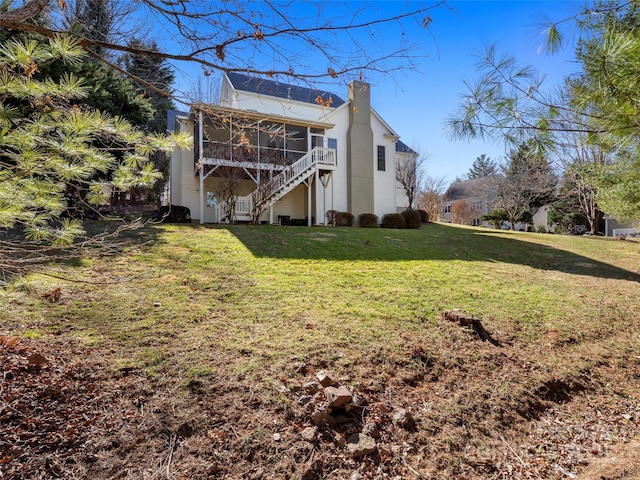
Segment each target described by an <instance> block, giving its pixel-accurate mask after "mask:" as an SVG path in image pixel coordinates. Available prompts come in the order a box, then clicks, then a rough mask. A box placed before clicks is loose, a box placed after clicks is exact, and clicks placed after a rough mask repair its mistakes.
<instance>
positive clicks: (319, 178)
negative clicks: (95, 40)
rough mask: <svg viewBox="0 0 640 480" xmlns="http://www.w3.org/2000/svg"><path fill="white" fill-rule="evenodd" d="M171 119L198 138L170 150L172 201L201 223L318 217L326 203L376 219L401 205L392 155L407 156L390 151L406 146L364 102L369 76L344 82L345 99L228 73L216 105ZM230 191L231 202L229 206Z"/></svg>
mask: <svg viewBox="0 0 640 480" xmlns="http://www.w3.org/2000/svg"><path fill="white" fill-rule="evenodd" d="M168 120H169V129H170V130H174V129H175V130H179V131H188V132H193V134H194V139H195V141H194V148H193V149H192V150H180V149H177V150H175V151H174V152H173V154H172V156H171V172H170V176H171V179H170V185H171V191H170V199H171V203H172V204H174V205H182V206H185V207H188V208H189V209H190V210H191V218H192V219H194V220H197V221H199V222H200V223H219V222H227V221H229V216H230V215H229V214H227V212H229V211H231V212H232V213H231V216H232V218H233V219H234V220H245V221H249V220H257V221H260V222H262V223H276V222H280V223H284V222H290V221H294V220H295V221H296V223H304V224H306V225H312V224H314V223H315V224H325V223H326V221H327V215H326V212H327V211H328V210H337V211H344V212H350V213H352V214H353V215H354V216H355V217H356V219H357V218H358V215H360V214H362V213H375V214H376V215H378V217H380V218H381V217H382V216H383V215H384V214H386V213H395V212H396V211H397V208H398V206H401V205H404V206H406V203H407V199H406V197H404V198H402V195H400V194H399V192H398V191H397V186H396V177H395V172H396V161H397V155H400V156H401V155H405V156H407V155H412V154H411V153H410V152H405V151H400V152H399V153H398V154H397V153H396V150H397V148H400V149H401V150H402V149H404V147H406V146H404V144H402V143H398V139H399V136H398V134H397V133H396V132H395V131H394V130H393V129H392V128H391V127H390V126H389V125H388V124H387V123H386V122H385V121H384V120H383V119H382V118H381V117H380V116H379V115H378V113H377V112H376V111H375V110H374V109H373V108H371V103H370V86H369V84H367V83H364V82H360V81H353V82H351V83H350V84H349V92H348V98H347V100H343V99H342V98H340V97H339V96H338V95H335V94H333V93H329V92H325V91H321V90H314V89H309V88H303V87H297V86H293V85H287V84H283V83H279V82H276V81H273V80H265V79H260V78H255V77H249V76H246V75H241V74H237V73H228V74H225V75H224V77H223V82H222V89H221V100H220V105H209V104H198V105H194V106H193V107H192V108H191V111H189V112H185V113H180V112H171V113H170V115H169V118H168ZM413 154H415V152H414V153H413ZM415 155H416V156H417V154H415ZM230 190H231V191H233V192H235V195H231V197H232V198H233V201H234V202H235V208H230V207H229V204H227V203H226V200H227V199H228V198H229V193H228V192H229V191H230Z"/></svg>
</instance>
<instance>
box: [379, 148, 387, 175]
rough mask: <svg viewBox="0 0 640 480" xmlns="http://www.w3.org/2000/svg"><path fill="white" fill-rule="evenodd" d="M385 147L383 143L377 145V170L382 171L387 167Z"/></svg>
mask: <svg viewBox="0 0 640 480" xmlns="http://www.w3.org/2000/svg"><path fill="white" fill-rule="evenodd" d="M385 157H386V149H385V146H384V145H378V171H379V172H384V171H385V170H386V169H387V168H386V167H387V165H386V158H385Z"/></svg>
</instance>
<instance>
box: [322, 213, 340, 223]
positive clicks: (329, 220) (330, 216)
mask: <svg viewBox="0 0 640 480" xmlns="http://www.w3.org/2000/svg"><path fill="white" fill-rule="evenodd" d="M336 213H338V211H337V210H327V213H326V214H325V215H326V216H327V223H328V224H329V225H334V226H335V224H336Z"/></svg>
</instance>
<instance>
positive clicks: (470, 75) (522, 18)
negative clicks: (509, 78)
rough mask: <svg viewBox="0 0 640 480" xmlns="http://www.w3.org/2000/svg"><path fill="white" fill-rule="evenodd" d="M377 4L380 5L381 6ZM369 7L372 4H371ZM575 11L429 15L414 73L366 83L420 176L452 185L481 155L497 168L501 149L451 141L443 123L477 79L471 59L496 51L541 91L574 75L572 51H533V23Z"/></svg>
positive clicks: (457, 10) (571, 7)
mask: <svg viewBox="0 0 640 480" xmlns="http://www.w3.org/2000/svg"><path fill="white" fill-rule="evenodd" d="M383 3H384V2H380V5H382V4H383ZM374 5H375V2H374ZM580 5H582V3H580V2H577V1H543V0H535V1H534V0H529V1H526V0H512V1H474V0H466V1H452V2H449V6H450V7H451V8H453V10H454V11H453V12H449V11H445V10H438V11H434V13H433V15H432V18H433V22H432V24H431V33H432V34H433V38H431V37H430V36H427V35H422V38H421V39H420V48H421V50H422V52H421V53H423V54H426V55H428V58H421V59H420V60H419V65H418V70H419V71H416V72H407V73H404V74H397V75H396V84H395V85H394V84H393V82H389V81H388V80H386V79H380V83H378V82H377V81H374V82H372V83H373V84H374V85H373V87H372V103H373V106H374V108H375V109H376V110H377V111H378V113H380V114H381V115H382V117H383V118H384V119H385V120H386V121H387V122H388V123H389V124H390V125H391V126H392V127H393V128H394V129H395V130H396V131H397V132H398V133H399V134H400V135H401V138H402V140H403V141H404V142H405V143H408V144H409V145H415V146H418V147H420V150H421V151H422V152H425V153H426V154H427V156H428V159H427V161H426V170H427V174H428V175H431V176H435V177H446V178H447V180H448V181H453V180H454V179H455V178H456V176H461V177H462V176H464V174H466V173H467V171H468V170H469V168H470V167H471V164H472V163H473V161H474V160H475V158H476V157H478V156H479V155H481V154H483V153H484V154H486V155H488V156H489V157H491V158H492V159H493V160H496V161H498V162H500V161H502V160H503V159H504V156H505V153H506V152H505V149H504V147H503V146H502V145H496V144H492V143H485V142H482V141H470V142H467V141H451V140H450V139H449V138H448V137H447V135H446V133H445V132H444V131H443V123H444V122H445V120H446V119H447V118H448V117H449V116H450V115H452V114H454V113H455V112H456V111H457V108H458V106H459V105H460V94H462V93H464V92H465V86H464V83H463V82H464V81H465V80H466V81H469V82H470V83H473V80H474V79H475V78H477V70H476V63H477V61H478V58H477V54H478V52H479V51H482V50H483V49H484V47H485V46H486V45H488V44H495V45H496V47H497V49H498V52H500V53H504V54H510V55H513V56H514V57H515V58H516V59H517V60H518V63H519V64H522V65H531V66H533V67H535V68H536V69H537V70H538V71H539V72H540V73H544V74H546V75H547V81H548V85H549V87H550V88H551V86H552V85H554V84H561V83H562V79H563V78H564V77H565V76H566V75H568V74H571V73H575V72H576V71H577V68H578V67H577V65H576V64H575V62H574V60H573V59H574V57H573V50H572V49H568V50H567V51H565V52H561V53H560V54H556V55H554V56H550V55H548V54H546V53H543V51H542V50H541V49H540V48H539V47H540V45H541V42H542V38H543V37H542V36H541V31H542V28H541V27H540V22H541V21H543V20H544V18H545V17H546V18H552V19H554V20H560V19H563V18H567V17H569V16H570V15H571V14H572V13H575V12H576V10H577V9H578V8H579V7H580Z"/></svg>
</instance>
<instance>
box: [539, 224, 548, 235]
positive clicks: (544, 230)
mask: <svg viewBox="0 0 640 480" xmlns="http://www.w3.org/2000/svg"><path fill="white" fill-rule="evenodd" d="M538 233H547V227H545V226H544V225H538Z"/></svg>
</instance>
